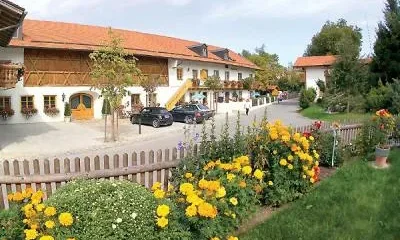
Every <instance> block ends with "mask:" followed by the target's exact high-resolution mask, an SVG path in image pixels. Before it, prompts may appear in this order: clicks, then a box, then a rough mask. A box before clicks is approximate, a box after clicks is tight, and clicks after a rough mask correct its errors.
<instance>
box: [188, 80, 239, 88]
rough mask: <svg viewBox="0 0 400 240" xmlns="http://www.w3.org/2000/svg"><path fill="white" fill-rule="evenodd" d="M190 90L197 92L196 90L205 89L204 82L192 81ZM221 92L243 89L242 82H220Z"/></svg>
mask: <svg viewBox="0 0 400 240" xmlns="http://www.w3.org/2000/svg"><path fill="white" fill-rule="evenodd" d="M190 89H193V90H198V89H207V87H206V86H204V82H202V80H200V79H198V80H192V87H191V88H190ZM220 89H222V90H231V89H232V90H234V89H243V81H238V80H235V81H221V88H220Z"/></svg>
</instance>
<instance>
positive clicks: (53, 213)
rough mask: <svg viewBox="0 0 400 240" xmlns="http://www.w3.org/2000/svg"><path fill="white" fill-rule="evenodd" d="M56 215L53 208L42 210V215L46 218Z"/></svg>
mask: <svg viewBox="0 0 400 240" xmlns="http://www.w3.org/2000/svg"><path fill="white" fill-rule="evenodd" d="M56 213H57V210H56V208H55V207H47V208H46V209H45V210H44V215H46V216H47V217H51V216H54V215H56Z"/></svg>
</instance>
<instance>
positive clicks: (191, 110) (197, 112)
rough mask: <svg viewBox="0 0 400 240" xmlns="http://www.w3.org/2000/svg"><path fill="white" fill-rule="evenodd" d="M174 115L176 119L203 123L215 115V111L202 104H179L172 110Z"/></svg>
mask: <svg viewBox="0 0 400 240" xmlns="http://www.w3.org/2000/svg"><path fill="white" fill-rule="evenodd" d="M170 113H171V114H172V116H173V117H174V121H177V122H185V123H192V122H193V121H195V122H196V123H201V122H203V121H204V120H207V119H209V118H210V117H213V116H214V111H212V110H210V109H209V108H208V107H207V106H204V105H202V104H187V105H182V106H177V107H175V108H174V109H172V110H171V111H170Z"/></svg>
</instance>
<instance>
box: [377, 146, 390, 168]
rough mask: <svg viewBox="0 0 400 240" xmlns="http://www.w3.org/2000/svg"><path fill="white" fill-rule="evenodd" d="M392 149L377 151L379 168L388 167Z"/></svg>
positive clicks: (378, 149)
mask: <svg viewBox="0 0 400 240" xmlns="http://www.w3.org/2000/svg"><path fill="white" fill-rule="evenodd" d="M389 152H390V148H379V147H376V149H375V164H376V166H377V167H381V168H384V167H387V166H388V164H387V162H386V161H387V158H388V156H389Z"/></svg>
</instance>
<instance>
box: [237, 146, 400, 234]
mask: <svg viewBox="0 0 400 240" xmlns="http://www.w3.org/2000/svg"><path fill="white" fill-rule="evenodd" d="M390 160H391V163H392V166H391V167H390V168H389V169H385V170H376V169H373V168H371V167H370V166H368V164H367V163H366V162H363V161H357V162H354V163H351V164H349V165H347V166H345V167H343V168H342V169H339V170H338V172H337V173H336V174H335V175H334V176H332V177H331V178H329V179H327V180H325V181H323V182H322V183H321V184H320V185H319V186H318V187H317V188H316V189H315V190H313V191H312V192H311V193H310V194H309V195H307V196H306V197H304V198H302V199H300V200H298V201H296V202H294V203H293V204H292V205H291V207H290V208H288V209H285V210H283V211H282V212H279V213H278V214H276V215H274V216H272V217H271V218H270V219H269V220H267V221H265V222H264V223H262V224H260V225H259V226H257V227H255V228H254V229H252V230H250V231H249V232H247V233H246V234H244V235H242V236H241V237H240V239H241V240H250V239H263V240H264V239H265V240H268V239H271V240H272V239H273V240H278V239H324V240H325V239H332V240H333V239H334V240H337V239H363V240H369V239H371V240H375V239H385V240H390V239H393V240H394V239H400V213H399V212H400V150H394V151H392V153H391V155H390Z"/></svg>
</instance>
